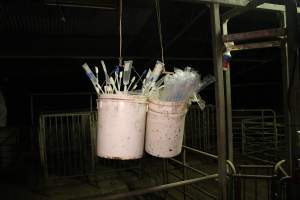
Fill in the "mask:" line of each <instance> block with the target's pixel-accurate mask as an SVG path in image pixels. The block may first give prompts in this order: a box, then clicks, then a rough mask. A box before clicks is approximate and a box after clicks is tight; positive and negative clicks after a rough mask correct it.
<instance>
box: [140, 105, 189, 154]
mask: <svg viewBox="0 0 300 200" xmlns="http://www.w3.org/2000/svg"><path fill="white" fill-rule="evenodd" d="M148 106H149V107H148V112H147V125H146V144H145V150H146V152H147V153H149V154H151V155H153V156H156V157H161V158H171V157H174V156H177V155H178V154H180V152H181V149H182V141H183V134H184V124H185V116H186V112H187V104H186V103H185V102H165V101H159V100H154V99H151V100H150V101H149V105H148Z"/></svg>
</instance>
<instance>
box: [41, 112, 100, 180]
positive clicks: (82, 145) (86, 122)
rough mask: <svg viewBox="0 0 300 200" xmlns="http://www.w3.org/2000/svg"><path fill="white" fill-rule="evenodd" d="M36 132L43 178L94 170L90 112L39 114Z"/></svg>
mask: <svg viewBox="0 0 300 200" xmlns="http://www.w3.org/2000/svg"><path fill="white" fill-rule="evenodd" d="M39 120H40V124H39V125H40V131H39V147H40V156H41V164H42V169H43V173H44V176H45V178H46V179H47V178H55V177H70V176H83V175H87V174H91V173H93V172H94V170H95V169H94V168H95V154H94V152H95V143H94V141H95V133H96V132H95V130H96V129H95V127H94V125H93V124H95V123H93V122H92V117H91V114H90V113H63V114H42V115H41V116H40V118H39Z"/></svg>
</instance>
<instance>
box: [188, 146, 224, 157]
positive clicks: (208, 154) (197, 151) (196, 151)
mask: <svg viewBox="0 0 300 200" xmlns="http://www.w3.org/2000/svg"><path fill="white" fill-rule="evenodd" d="M182 147H183V148H185V149H187V150H190V151H193V152H195V153H199V154H202V155H204V156H207V157H210V158H213V159H218V156H216V155H214V154H210V153H207V152H204V151H200V150H198V149H194V148H191V147H188V146H185V145H183V146H182Z"/></svg>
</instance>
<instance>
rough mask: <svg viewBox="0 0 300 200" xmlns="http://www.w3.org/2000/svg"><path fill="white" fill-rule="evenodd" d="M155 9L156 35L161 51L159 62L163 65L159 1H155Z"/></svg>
mask: <svg viewBox="0 0 300 200" xmlns="http://www.w3.org/2000/svg"><path fill="white" fill-rule="evenodd" d="M155 9H156V17H157V27H158V34H159V41H160V49H161V61H162V62H163V63H165V59H164V46H163V36H162V31H161V18H160V6H159V0H155Z"/></svg>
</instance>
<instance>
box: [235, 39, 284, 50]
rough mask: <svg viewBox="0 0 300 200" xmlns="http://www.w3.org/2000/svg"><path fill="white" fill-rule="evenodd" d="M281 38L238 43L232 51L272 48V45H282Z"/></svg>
mask: <svg viewBox="0 0 300 200" xmlns="http://www.w3.org/2000/svg"><path fill="white" fill-rule="evenodd" d="M281 43H282V42H281V41H280V40H275V41H268V42H255V43H247V44H237V45H234V46H233V47H232V48H231V51H241V50H251V49H262V48H272V47H280V46H281Z"/></svg>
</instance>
